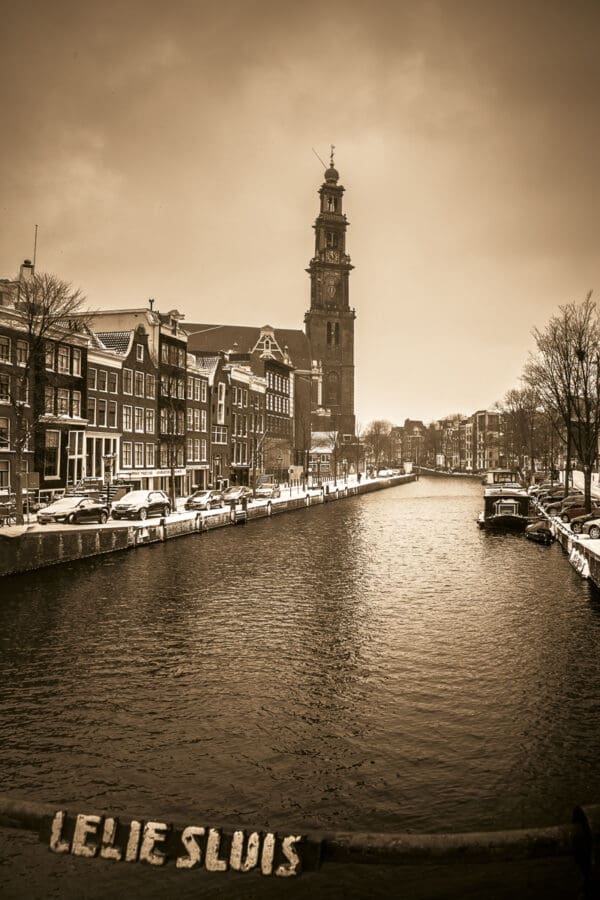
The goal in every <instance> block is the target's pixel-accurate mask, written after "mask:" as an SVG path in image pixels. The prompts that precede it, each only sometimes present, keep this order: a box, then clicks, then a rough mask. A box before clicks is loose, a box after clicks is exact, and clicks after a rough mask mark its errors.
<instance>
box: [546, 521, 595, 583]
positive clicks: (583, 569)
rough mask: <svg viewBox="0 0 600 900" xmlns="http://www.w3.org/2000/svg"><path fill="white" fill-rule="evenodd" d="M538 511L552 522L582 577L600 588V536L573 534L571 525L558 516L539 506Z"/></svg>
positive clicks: (552, 527)
mask: <svg viewBox="0 0 600 900" xmlns="http://www.w3.org/2000/svg"><path fill="white" fill-rule="evenodd" d="M538 512H539V514H540V515H542V516H544V518H546V519H548V520H549V522H550V527H551V529H552V534H553V535H554V537H555V538H556V540H557V541H558V543H559V544H560V545H561V547H562V548H563V550H565V551H566V553H567V554H568V556H569V562H570V563H571V565H572V566H573V568H574V569H575V571H576V572H578V573H579V574H580V575H581V577H582V578H589V579H590V581H592V582H593V584H594V585H595V586H596V587H597V588H600V538H598V539H593V538H590V537H588V535H586V534H573V532H572V531H571V528H570V526H569V525H566V524H565V523H564V522H561V520H560V519H559V518H558V517H557V516H552V517H551V516H549V515H548V513H547V512H546V511H545V510H544V509H543V508H542V507H541V506H538Z"/></svg>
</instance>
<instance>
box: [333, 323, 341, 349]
mask: <svg viewBox="0 0 600 900" xmlns="http://www.w3.org/2000/svg"><path fill="white" fill-rule="evenodd" d="M334 344H335V346H336V347H339V346H340V323H339V322H336V323H335V330H334Z"/></svg>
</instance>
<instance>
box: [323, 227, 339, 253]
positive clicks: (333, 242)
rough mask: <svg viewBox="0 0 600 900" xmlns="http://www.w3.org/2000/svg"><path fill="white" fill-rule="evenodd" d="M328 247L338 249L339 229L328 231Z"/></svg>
mask: <svg viewBox="0 0 600 900" xmlns="http://www.w3.org/2000/svg"><path fill="white" fill-rule="evenodd" d="M326 239H327V247H328V248H333V249H334V250H337V247H338V240H339V235H338V233H337V231H328V232H327V235H326Z"/></svg>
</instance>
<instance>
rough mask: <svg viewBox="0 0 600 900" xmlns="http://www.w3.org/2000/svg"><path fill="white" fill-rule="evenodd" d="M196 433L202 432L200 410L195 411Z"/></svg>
mask: <svg viewBox="0 0 600 900" xmlns="http://www.w3.org/2000/svg"><path fill="white" fill-rule="evenodd" d="M194 431H200V410H199V409H195V410H194Z"/></svg>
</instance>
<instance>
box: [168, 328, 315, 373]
mask: <svg viewBox="0 0 600 900" xmlns="http://www.w3.org/2000/svg"><path fill="white" fill-rule="evenodd" d="M181 327H182V329H183V330H184V331H186V332H187V335H188V351H189V352H190V353H202V352H203V351H208V352H215V351H219V350H220V351H223V352H224V353H227V352H229V351H231V350H235V351H236V352H237V353H252V351H253V350H254V348H255V347H256V345H257V343H258V342H259V340H260V338H261V334H263V332H264V331H265V329H267V328H268V326H263V327H262V328H257V327H255V326H253V325H210V324H204V325H203V324H194V323H192V322H184V323H182V325H181ZM270 331H272V333H273V335H274V338H275V341H276V343H277V346H278V348H279V352H278V351H277V350H275V351H274V353H273V355H274V356H275V357H282V356H283V354H284V353H285V350H286V348H287V353H288V355H289V357H290V359H291V361H292V365H293V366H294V367H295V368H296V369H310V366H311V361H312V357H311V353H310V346H309V343H308V340H307V337H306V335H305V334H304V332H303V331H302V330H300V329H295V328H272V329H270ZM236 345H237V346H236Z"/></svg>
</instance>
